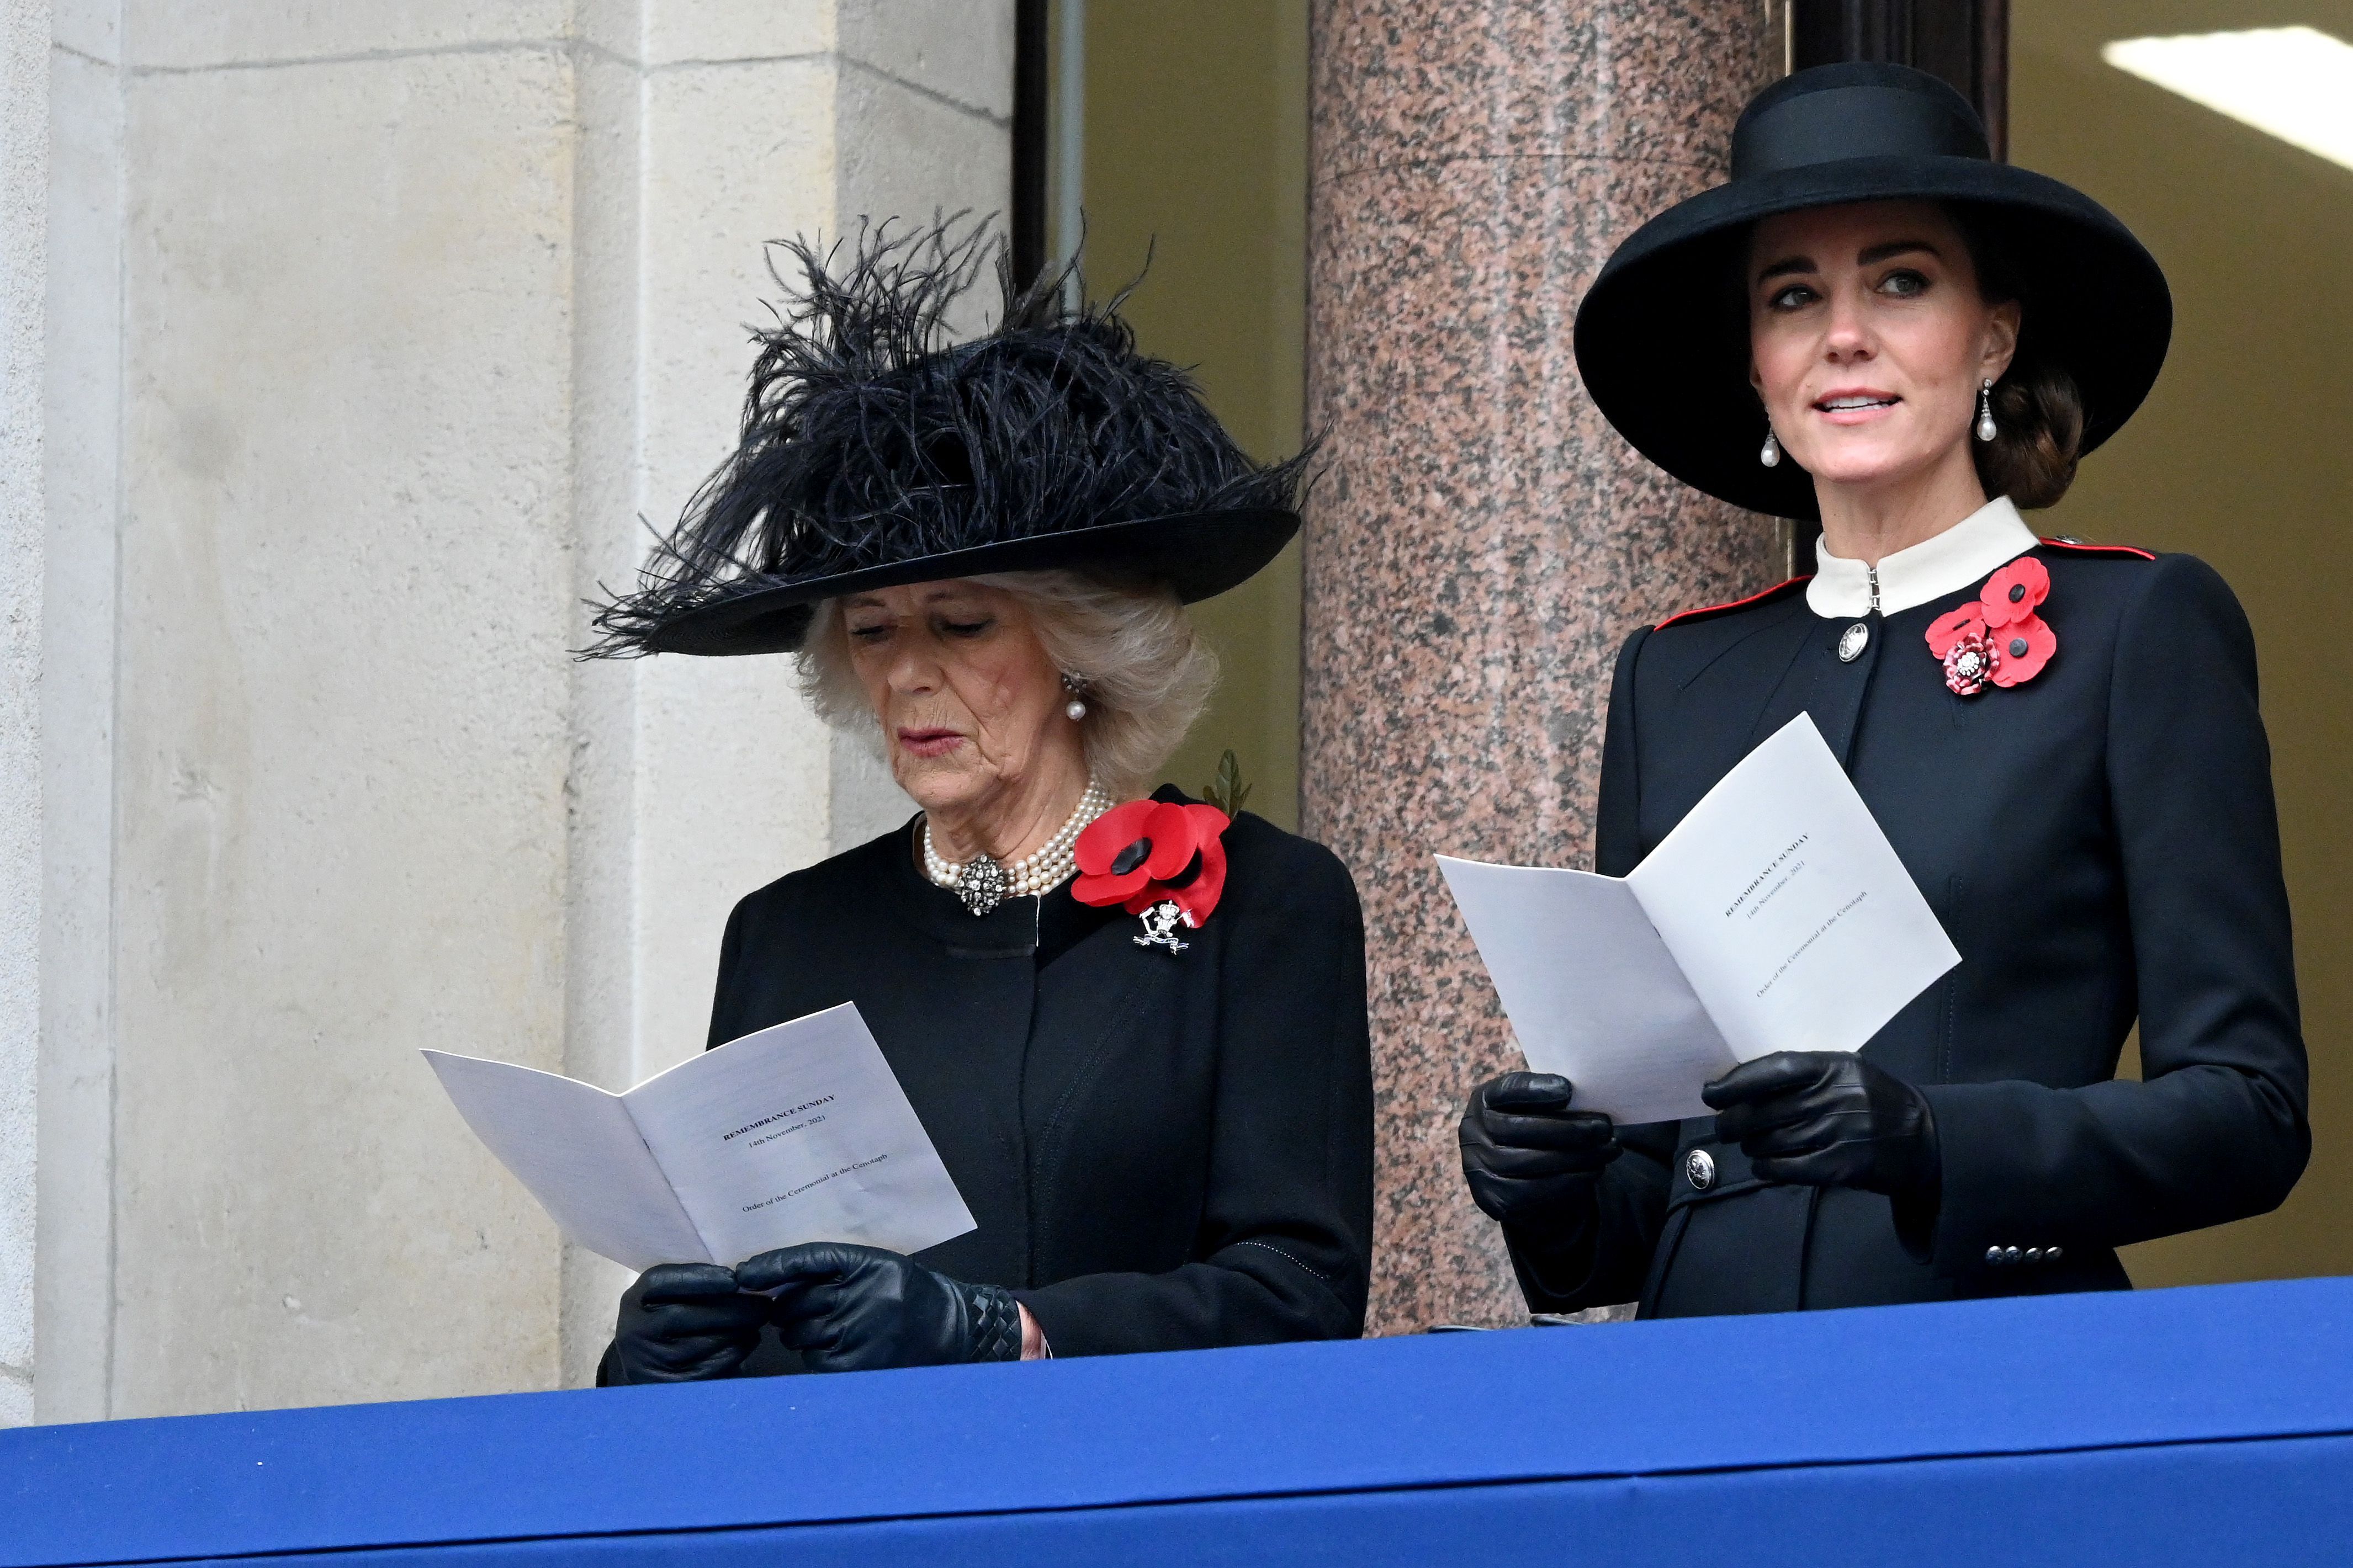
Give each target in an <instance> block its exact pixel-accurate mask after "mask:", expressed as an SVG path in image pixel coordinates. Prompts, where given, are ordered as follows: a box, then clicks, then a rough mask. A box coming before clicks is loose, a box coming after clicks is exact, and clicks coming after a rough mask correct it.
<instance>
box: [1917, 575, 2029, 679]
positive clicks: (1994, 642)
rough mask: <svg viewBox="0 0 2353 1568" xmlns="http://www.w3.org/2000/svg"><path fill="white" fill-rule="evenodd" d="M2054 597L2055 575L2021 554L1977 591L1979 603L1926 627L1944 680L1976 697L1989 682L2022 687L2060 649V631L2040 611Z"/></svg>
mask: <svg viewBox="0 0 2353 1568" xmlns="http://www.w3.org/2000/svg"><path fill="white" fill-rule="evenodd" d="M2050 596H2051V574H2050V572H2049V571H2047V570H2046V569H2045V568H2044V567H2043V564H2042V562H2040V561H2037V560H2036V559H2035V558H2034V557H2033V556H2031V555H2021V556H2020V557H2019V558H2018V559H2017V560H2015V561H2013V562H2011V563H2010V564H2009V565H2007V566H2005V567H2003V568H2002V569H2001V570H2000V571H1999V572H1997V573H1995V574H1993V575H1992V576H1990V577H1989V578H1987V579H1986V584H1985V586H1984V587H1983V588H1981V589H1979V590H1978V597H1977V600H1976V602H1975V603H1973V604H1968V605H1962V606H1961V607H1960V608H1959V609H1957V610H1953V611H1950V612H1948V613H1947V614H1945V615H1941V616H1937V617H1936V619H1935V620H1934V621H1932V622H1930V623H1929V626H1928V633H1927V637H1928V651H1929V652H1930V653H1932V654H1935V655H1936V658H1938V659H1939V660H1941V661H1942V662H1943V664H1944V666H1945V685H1946V686H1947V688H1948V689H1950V690H1951V691H1952V693H1953V694H1954V695H1955V696H1957V697H1975V696H1976V695H1977V694H1978V692H1980V691H1983V690H1984V689H1986V687H1987V686H1988V684H1991V685H1995V686H2023V685H2025V684H2026V683H2027V682H2028V681H2030V680H2031V679H2034V678H2035V677H2036V676H2038V675H2040V674H2042V667H2043V666H2044V665H2046V664H2048V663H2050V662H2051V656H2052V654H2054V653H2057V652H2058V651H2059V634H2058V633H2056V632H2054V631H2052V629H2051V624H2050V623H2049V622H2048V621H2045V620H2044V619H2043V618H2042V616H2041V615H2039V614H2037V613H2036V612H2037V611H2038V609H2039V608H2040V606H2041V605H2042V602H2043V601H2044V600H2045V599H2047V598H2049V597H2050Z"/></svg>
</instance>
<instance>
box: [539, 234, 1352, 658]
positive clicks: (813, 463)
mask: <svg viewBox="0 0 2353 1568" xmlns="http://www.w3.org/2000/svg"><path fill="white" fill-rule="evenodd" d="M984 237H985V227H984V226H979V225H976V226H971V227H970V228H968V229H965V231H964V232H962V233H961V234H959V233H958V232H957V226H956V221H955V220H946V221H935V222H934V223H933V224H932V225H931V226H929V227H926V228H922V229H914V230H902V231H901V232H899V233H896V234H893V233H892V228H891V226H890V225H888V224H885V225H881V226H875V227H871V228H865V229H861V231H860V235H859V237H858V239H857V240H856V242H855V243H853V244H849V245H847V247H846V248H847V255H846V256H844V255H843V254H842V252H843V247H835V248H834V249H833V250H830V251H826V252H820V251H819V250H818V248H817V247H814V246H811V245H808V244H807V243H804V242H800V241H794V242H792V243H790V244H788V245H786V246H785V247H784V249H785V250H786V252H787V253H789V254H790V255H791V256H792V257H793V258H794V259H795V260H796V261H797V263H798V264H799V268H800V270H801V272H802V274H803V278H804V283H803V286H802V287H801V288H800V289H798V290H797V292H795V293H794V295H793V297H792V299H791V300H790V301H789V303H788V304H787V305H786V307H785V308H784V309H783V310H780V311H779V312H778V313H777V321H776V326H775V327H774V328H773V329H771V330H767V331H760V332H758V333H757V334H755V337H756V341H757V342H759V344H760V354H759V358H758V361H757V363H755V364H754V367H753V371H752V386H751V391H750V392H749V393H748V394H747V395H746V396H745V397H744V424H743V438H742V441H741V444H740V445H739V446H738V447H737V448H736V451H735V455H734V456H733V458H729V459H728V460H727V462H726V463H725V464H724V465H723V466H722V467H721V468H719V470H718V471H717V472H716V473H714V474H712V476H711V478H710V479H708V480H706V481H705V482H704V484H703V486H702V489H701V490H700V491H698V492H697V494H696V495H695V497H694V499H693V500H692V501H691V502H690V503H689V504H688V506H687V509H686V513H685V515H684V517H683V518H681V521H680V522H679V525H678V527H677V528H676V529H675V530H674V531H671V532H670V534H669V535H668V536H667V537H665V538H664V539H663V540H662V541H661V542H660V543H659V545H658V546H657V547H656V549H655V551H654V553H653V556H652V558H651V559H650V560H649V561H648V562H647V563H646V565H645V568H644V570H643V572H642V573H641V574H640V576H639V580H638V589H637V591H636V592H635V593H633V594H628V595H620V596H617V597H615V598H613V599H612V600H610V601H609V602H607V603H606V604H604V605H601V606H600V607H599V609H598V612H597V615H596V629H597V631H598V632H599V633H601V634H602V635H601V637H600V638H599V640H598V641H597V642H596V644H595V645H594V646H593V647H590V648H589V649H587V650H586V651H587V653H588V655H589V656H590V657H602V658H610V657H623V656H628V655H633V654H645V653H690V654H746V653H780V652H787V651H790V650H791V649H794V648H797V647H799V646H800V643H801V639H802V637H804V636H805V635H806V634H807V630H808V626H809V621H810V617H811V616H813V615H814V614H815V612H816V605H817V604H818V601H820V600H823V599H829V598H833V597H835V596H837V595H843V594H855V593H862V592H865V591H867V590H870V589H873V588H881V587H889V586H892V585H896V584H907V583H927V582H934V581H937V580H939V579H942V578H947V577H970V576H975V575H977V574H982V573H990V572H1030V571H1041V570H1048V569H1057V568H1077V569H1082V570H1091V571H1095V572H1100V573H1103V574H1107V575H1110V576H1113V577H1118V578H1126V579H1133V580H1135V581H1139V582H1147V583H1157V584H1165V585H1166V586H1168V587H1170V588H1172V589H1174V590H1175V591H1176V595H1177V596H1178V597H1179V598H1181V599H1183V600H1185V601H1187V603H1190V602H1192V601H1194V600H1198V599H1206V598H1208V597H1209V596H1210V595H1214V594H1222V593H1224V592H1225V591H1226V590H1227V589H1229V588H1231V587H1234V586H1236V585H1237V584H1240V583H1241V582H1242V581H1243V580H1245V579H1246V578H1248V577H1249V576H1250V574H1253V573H1255V572H1256V571H1258V569H1259V568H1260V567H1261V566H1264V565H1265V564H1266V563H1268V562H1270V561H1271V560H1272V559H1274V556H1275V554H1276V552H1279V551H1280V550H1282V547H1283V545H1284V544H1286V543H1288V542H1290V540H1291V537H1292V535H1293V534H1294V533H1296V532H1297V531H1298V530H1299V516H1298V512H1297V510H1296V500H1297V491H1298V489H1299V483H1300V476H1301V472H1302V469H1303V467H1304V465H1305V463H1306V461H1307V458H1306V455H1305V454H1302V455H1301V456H1300V457H1297V458H1291V459H1289V460H1288V461H1285V462H1280V463H1274V464H1269V465H1261V464H1258V463H1254V462H1252V461H1251V460H1250V458H1248V457H1247V456H1245V455H1244V454H1243V452H1242V450H1241V448H1240V447H1238V446H1236V445H1235V444H1234V441H1233V438H1232V437H1229V436H1228V435H1227V434H1226V432H1225V429H1224V427H1223V426H1220V425H1219V423H1218V420H1217V416H1215V415H1213V414H1211V413H1210V412H1209V409H1208V405H1207V404H1205V403H1204V402H1203V401H1202V398H1201V395H1200V391H1199V389H1198V388H1197V387H1196V386H1195V385H1194V384H1193V382H1192V380H1191V378H1190V377H1188V376H1187V374H1185V373H1184V372H1183V371H1182V370H1180V369H1178V368H1177V367H1176V366H1175V365H1172V364H1170V363H1167V362H1166V361H1165V360H1158V359H1154V358H1151V357H1150V356H1148V355H1145V354H1142V353H1137V352H1136V347H1135V334H1134V331H1131V330H1130V328H1129V327H1128V324H1127V323H1126V322H1125V321H1124V320H1122V319H1121V317H1120V314H1119V307H1120V305H1121V303H1122V302H1123V301H1124V299H1125V298H1126V296H1125V294H1124V293H1123V294H1122V295H1120V296H1119V297H1117V298H1115V299H1113V300H1111V301H1110V302H1109V303H1108V304H1106V305H1103V306H1100V307H1097V306H1087V305H1080V306H1076V307H1071V306H1067V305H1065V303H1064V300H1066V299H1067V298H1069V297H1070V295H1071V294H1072V293H1075V292H1077V289H1076V288H1075V282H1076V277H1077V274H1076V267H1075V263H1074V264H1073V265H1072V266H1071V268H1065V269H1063V272H1062V273H1061V274H1060V275H1059V276H1048V277H1045V278H1042V279H1039V280H1038V281H1037V282H1036V283H1033V284H1032V285H1031V286H1030V287H1029V288H1028V289H1015V288H1014V287H1013V284H1012V280H1011V276H1010V268H1008V266H1007V265H1006V264H1005V261H1004V259H1003V255H1002V250H1003V247H1001V246H999V247H993V248H994V250H995V252H996V254H997V278H998V281H999V284H1000V287H1001V290H1002V294H1003V309H1002V311H1001V314H1000V315H999V318H998V321H997V325H996V327H995V328H994V329H993V330H991V331H988V332H987V334H985V335H983V336H981V337H978V338H975V339H972V340H970V341H968V342H951V341H950V337H949V333H948V331H947V328H946V325H945V321H944V318H945V316H946V313H947V311H948V310H949V307H950V306H951V305H952V304H954V303H955V301H956V300H958V299H960V298H962V297H963V296H964V295H965V293H966V292H967V291H968V290H969V289H971V288H972V286H973V284H974V283H975V281H976V279H977V278H978V277H979V275H980V273H981V271H982V269H983V267H984V264H985V263H986V262H987V259H988V258H989V256H990V254H991V248H992V247H987V246H985V245H984ZM837 258H839V259H840V260H841V262H842V265H841V266H840V267H839V268H836V266H835V262H836V260H837ZM780 281H781V279H780Z"/></svg>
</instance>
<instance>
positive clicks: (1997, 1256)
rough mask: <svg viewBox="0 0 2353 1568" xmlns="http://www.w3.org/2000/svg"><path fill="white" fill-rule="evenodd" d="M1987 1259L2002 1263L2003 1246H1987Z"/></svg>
mask: <svg viewBox="0 0 2353 1568" xmlns="http://www.w3.org/2000/svg"><path fill="white" fill-rule="evenodd" d="M1986 1261H1987V1262H1988V1263H2000V1261H2001V1248H2000V1247H1987V1248H1986Z"/></svg>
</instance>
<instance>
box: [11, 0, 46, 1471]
mask: <svg viewBox="0 0 2353 1568" xmlns="http://www.w3.org/2000/svg"><path fill="white" fill-rule="evenodd" d="M48 34H49V7H48V5H47V0H6V3H5V4H0V1425H6V1424H9V1423H12V1422H22V1421H26V1420H29V1419H31V1416H32V1410H33V1310H32V1309H33V1259H34V1244H33V1236H34V1183H35V1175H34V1172H35V1164H34V1138H35V1120H34V1109H35V1104H36V1101H35V1082H36V1076H37V1060H38V1057H39V1049H40V1016H41V994H40V929H41V725H40V696H41V691H40V676H41V528H42V516H41V363H42V346H43V345H42V342H41V328H42V321H43V312H42V308H41V294H42V283H43V278H44V276H45V274H46V272H47V258H46V256H45V255H44V252H43V237H44V231H45V228H46V226H47V210H46V209H47V184H48V137H47V117H48V81H47V79H48Z"/></svg>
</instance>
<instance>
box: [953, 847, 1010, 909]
mask: <svg viewBox="0 0 2353 1568" xmlns="http://www.w3.org/2000/svg"><path fill="white" fill-rule="evenodd" d="M955 896H956V897H957V898H959V899H962V900H964V907H965V909H968V910H971V911H972V912H973V913H974V914H976V915H985V914H987V913H988V911H989V910H993V909H995V908H996V907H997V905H999V904H1001V903H1003V902H1004V901H1005V868H1004V867H1002V866H1000V865H998V864H997V862H996V861H994V860H992V859H990V858H988V857H987V856H986V855H983V856H982V857H980V858H978V859H976V860H967V861H965V866H964V870H963V871H962V872H961V873H959V874H958V875H957V877H956V882H955Z"/></svg>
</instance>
